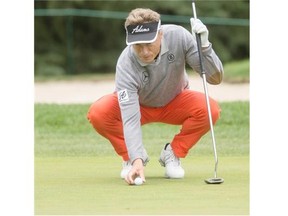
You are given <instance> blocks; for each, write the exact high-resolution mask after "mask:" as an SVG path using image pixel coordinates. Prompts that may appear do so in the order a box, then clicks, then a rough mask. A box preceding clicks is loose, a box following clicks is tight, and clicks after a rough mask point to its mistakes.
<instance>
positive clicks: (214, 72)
mask: <svg viewBox="0 0 288 216" xmlns="http://www.w3.org/2000/svg"><path fill="white" fill-rule="evenodd" d="M183 35H184V40H183V41H184V50H185V51H186V62H187V63H188V64H189V65H190V67H191V68H192V69H193V70H195V71H196V72H197V73H198V74H200V75H201V69H200V61H199V55H198V50H197V43H196V39H195V38H194V37H193V36H192V34H191V33H190V32H189V31H188V30H186V29H183ZM202 54H203V67H204V71H205V73H206V79H207V82H208V83H210V84H214V85H216V84H219V83H221V82H222V77H223V74H224V70H223V65H222V62H221V61H220V59H219V57H218V56H217V55H216V53H215V51H214V50H213V48H212V44H211V43H210V45H209V46H208V47H206V48H202Z"/></svg>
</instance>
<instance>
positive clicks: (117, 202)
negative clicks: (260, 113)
mask: <svg viewBox="0 0 288 216" xmlns="http://www.w3.org/2000/svg"><path fill="white" fill-rule="evenodd" d="M150 159H151V160H150V162H149V163H148V165H147V167H146V168H145V176H146V183H145V184H143V185H141V186H129V185H127V184H126V183H125V181H124V180H122V179H120V171H121V159H120V158H119V157H117V156H114V157H112V156H103V157H90V156H89V157H35V214H36V215H51V214H57V215H64V214H66V215H67V214H68V215H73V214H74V215H75V214H78V215H79V214H83V215H88V214H90V215H93V214H94V215H95V214H134V215H135V214H142V215H143V214H154V215H156V214H166V215H172V214H174V215H175V214H202V215H203V214H205V215H224V214H225V215H227V214H229V215H248V214H249V156H224V157H221V158H219V167H218V177H221V178H224V180H225V182H224V183H223V184H220V185H208V184H205V182H204V179H206V178H211V177H214V158H213V156H211V157H208V156H187V157H186V158H185V159H182V160H181V162H182V166H183V168H184V169H185V172H186V174H185V178H184V179H177V180H176V179H174V180H172V179H166V178H164V168H163V167H161V166H160V164H159V163H158V158H156V157H155V156H154V157H151V158H150Z"/></svg>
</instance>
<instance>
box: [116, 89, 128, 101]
mask: <svg viewBox="0 0 288 216" xmlns="http://www.w3.org/2000/svg"><path fill="white" fill-rule="evenodd" d="M118 100H119V103H124V102H128V101H129V96H128V92H127V89H124V90H120V91H118Z"/></svg>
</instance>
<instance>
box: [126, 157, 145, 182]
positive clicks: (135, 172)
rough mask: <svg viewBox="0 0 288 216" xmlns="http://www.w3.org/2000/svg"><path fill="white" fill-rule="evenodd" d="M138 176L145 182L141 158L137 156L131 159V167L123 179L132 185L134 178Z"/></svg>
mask: <svg viewBox="0 0 288 216" xmlns="http://www.w3.org/2000/svg"><path fill="white" fill-rule="evenodd" d="M137 176H139V177H140V178H141V179H142V181H143V182H145V176H144V165H143V161H142V159H141V158H137V159H136V160H134V161H133V164H132V168H131V170H130V172H129V173H128V175H127V176H126V177H125V181H126V182H127V183H128V184H130V185H132V184H134V180H135V178H136V177H137Z"/></svg>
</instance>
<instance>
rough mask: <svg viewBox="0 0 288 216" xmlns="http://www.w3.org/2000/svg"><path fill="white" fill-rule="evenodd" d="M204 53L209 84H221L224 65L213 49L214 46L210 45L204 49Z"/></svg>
mask: <svg viewBox="0 0 288 216" xmlns="http://www.w3.org/2000/svg"><path fill="white" fill-rule="evenodd" d="M202 53H203V58H204V70H205V72H206V79H207V82H208V83H210V84H214V85H217V84H219V83H221V82H222V79H223V74H224V70H223V65H222V62H221V61H220V59H219V58H218V56H217V55H216V54H215V52H214V50H213V49H212V45H211V44H210V45H209V47H207V48H202Z"/></svg>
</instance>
